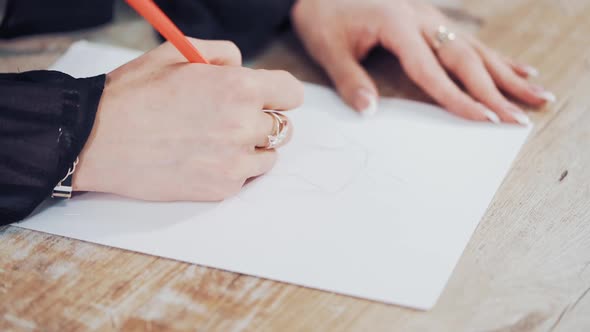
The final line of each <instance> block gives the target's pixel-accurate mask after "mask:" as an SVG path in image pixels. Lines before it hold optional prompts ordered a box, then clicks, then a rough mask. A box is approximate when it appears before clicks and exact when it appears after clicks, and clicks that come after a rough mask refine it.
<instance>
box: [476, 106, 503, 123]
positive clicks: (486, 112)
mask: <svg viewBox="0 0 590 332" xmlns="http://www.w3.org/2000/svg"><path fill="white" fill-rule="evenodd" d="M479 106H480V110H481V112H482V113H483V114H484V115H485V116H486V118H488V120H490V121H491V122H493V123H495V124H500V122H501V121H500V118H499V117H498V114H496V113H495V112H494V111H492V110H491V109H489V108H487V107H485V106H484V105H483V104H479Z"/></svg>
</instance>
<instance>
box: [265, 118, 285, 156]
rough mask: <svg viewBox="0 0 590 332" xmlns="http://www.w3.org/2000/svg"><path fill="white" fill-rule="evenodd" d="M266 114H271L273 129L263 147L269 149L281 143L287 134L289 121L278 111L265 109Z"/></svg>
mask: <svg viewBox="0 0 590 332" xmlns="http://www.w3.org/2000/svg"><path fill="white" fill-rule="evenodd" d="M265 113H266V114H268V115H270V116H272V118H273V119H274V125H275V126H274V130H273V132H272V134H270V135H268V136H267V137H268V143H267V144H266V146H264V147H263V148H264V149H267V150H271V149H274V148H276V147H277V146H279V145H281V143H283V141H284V140H285V138H287V135H288V134H289V121H288V119H287V117H286V116H284V115H283V114H281V113H279V112H274V111H265Z"/></svg>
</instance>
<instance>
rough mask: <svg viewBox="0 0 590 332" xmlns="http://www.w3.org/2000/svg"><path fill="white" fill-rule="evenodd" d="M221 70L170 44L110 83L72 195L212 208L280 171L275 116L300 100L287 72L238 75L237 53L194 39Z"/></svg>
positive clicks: (242, 72) (227, 46)
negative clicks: (271, 141) (271, 143)
mask: <svg viewBox="0 0 590 332" xmlns="http://www.w3.org/2000/svg"><path fill="white" fill-rule="evenodd" d="M192 41H193V42H194V43H195V44H196V46H197V47H198V48H199V49H200V50H201V51H202V52H203V54H204V56H205V57H206V58H208V59H209V60H210V62H211V63H212V64H215V65H218V66H210V65H201V64H189V63H187V62H186V60H184V58H183V57H182V56H181V55H180V54H179V53H178V51H176V49H175V48H174V47H173V46H172V45H170V44H164V45H162V46H160V47H158V48H157V49H155V50H153V51H151V52H149V53H147V54H145V55H143V56H141V57H140V58H138V59H136V60H134V61H132V62H130V63H127V64H125V65H123V66H121V67H119V68H118V69H116V70H114V71H113V72H111V73H109V74H108V76H107V83H106V86H105V90H104V93H103V96H102V99H101V101H100V105H99V108H98V113H97V115H96V121H95V124H94V127H93V131H92V133H91V135H90V138H89V140H88V142H87V143H86V145H85V148H84V149H83V151H82V153H81V155H80V162H79V165H78V169H77V171H76V172H75V173H74V180H73V185H74V189H75V190H80V191H97V192H108V193H114V194H119V195H123V196H128V197H132V198H139V199H145V200H158V201H173V200H193V201H215V200H221V199H224V198H226V197H228V196H230V195H233V194H235V193H237V192H238V191H239V190H240V189H241V187H242V185H243V184H244V182H245V181H246V180H247V179H248V178H251V177H255V176H258V175H261V174H263V173H265V172H267V171H268V170H269V169H270V168H271V167H272V166H273V164H274V163H275V159H276V152H275V151H274V149H270V150H266V149H260V148H257V147H262V146H265V145H266V144H267V140H268V135H270V134H271V133H272V132H273V128H274V126H275V122H274V119H273V117H272V116H270V115H268V114H266V113H264V112H262V110H264V109H266V110H268V109H272V110H289V109H292V108H295V107H297V106H299V105H300V104H301V102H302V100H303V87H302V85H301V83H300V82H299V81H297V80H296V79H295V78H294V77H293V76H291V75H290V74H288V73H286V72H282V71H264V70H252V69H247V68H243V67H241V55H240V52H239V50H238V48H237V47H236V46H235V45H234V44H232V43H230V42H225V41H201V40H195V39H192Z"/></svg>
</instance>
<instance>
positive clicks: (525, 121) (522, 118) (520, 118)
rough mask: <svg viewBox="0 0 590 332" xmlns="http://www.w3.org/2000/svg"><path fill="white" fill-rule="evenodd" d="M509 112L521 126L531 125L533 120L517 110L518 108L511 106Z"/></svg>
mask: <svg viewBox="0 0 590 332" xmlns="http://www.w3.org/2000/svg"><path fill="white" fill-rule="evenodd" d="M507 111H508V113H510V114H511V115H512V117H513V118H514V120H516V122H518V123H520V124H521V125H523V126H528V125H530V124H531V119H530V118H529V117H528V116H527V115H526V114H525V113H524V112H523V111H521V110H520V109H518V108H516V106H509V107H508V109H507Z"/></svg>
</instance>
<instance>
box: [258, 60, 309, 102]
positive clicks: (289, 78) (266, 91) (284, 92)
mask: <svg viewBox="0 0 590 332" xmlns="http://www.w3.org/2000/svg"><path fill="white" fill-rule="evenodd" d="M255 77H256V81H257V87H256V88H257V90H258V92H259V93H260V96H261V98H262V108H263V109H265V110H276V111H286V110H290V109H293V108H297V107H299V106H301V104H302V103H303V84H302V83H301V82H300V81H299V80H298V79H296V78H295V77H294V76H293V75H291V74H290V73H289V72H286V71H283V70H263V69H259V70H256V75H255Z"/></svg>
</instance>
